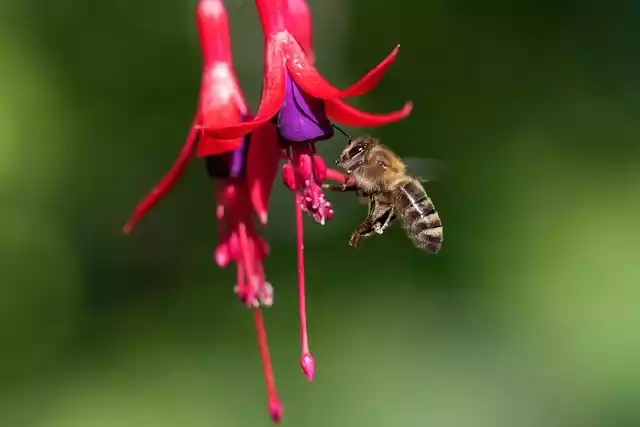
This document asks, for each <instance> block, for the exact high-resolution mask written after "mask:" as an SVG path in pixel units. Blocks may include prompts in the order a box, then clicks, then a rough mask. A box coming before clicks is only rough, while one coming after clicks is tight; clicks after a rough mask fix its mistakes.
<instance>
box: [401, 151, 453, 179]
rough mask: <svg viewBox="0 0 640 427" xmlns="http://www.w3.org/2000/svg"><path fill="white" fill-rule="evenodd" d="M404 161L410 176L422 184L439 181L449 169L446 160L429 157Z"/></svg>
mask: <svg viewBox="0 0 640 427" xmlns="http://www.w3.org/2000/svg"><path fill="white" fill-rule="evenodd" d="M402 160H403V162H404V163H405V164H406V165H407V170H408V171H409V174H410V175H412V176H415V177H416V178H418V180H420V181H422V182H428V181H439V180H440V179H442V177H443V176H444V175H445V173H446V171H447V169H448V168H447V164H446V163H445V162H444V160H438V159H432V158H428V157H405V158H403V159H402Z"/></svg>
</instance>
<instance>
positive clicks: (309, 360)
mask: <svg viewBox="0 0 640 427" xmlns="http://www.w3.org/2000/svg"><path fill="white" fill-rule="evenodd" d="M300 366H301V367H302V372H304V375H305V376H306V377H307V379H308V380H309V381H313V377H314V376H315V374H316V363H315V361H314V360H313V356H311V355H310V354H309V353H305V354H303V355H302V358H301V359H300Z"/></svg>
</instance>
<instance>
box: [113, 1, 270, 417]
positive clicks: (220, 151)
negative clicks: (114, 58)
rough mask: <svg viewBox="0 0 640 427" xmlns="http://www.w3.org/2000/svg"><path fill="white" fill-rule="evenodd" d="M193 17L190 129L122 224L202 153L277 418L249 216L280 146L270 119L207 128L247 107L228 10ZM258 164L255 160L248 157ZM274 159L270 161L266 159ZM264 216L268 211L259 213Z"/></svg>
mask: <svg viewBox="0 0 640 427" xmlns="http://www.w3.org/2000/svg"><path fill="white" fill-rule="evenodd" d="M196 17H197V19H196V20H197V25H198V31H199V34H200V44H201V48H202V55H203V72H202V83H201V88H200V99H199V102H198V109H197V112H196V117H195V120H194V123H193V125H192V127H191V131H190V132H189V135H188V137H187V140H186V142H185V144H184V146H183V148H182V151H181V153H180V155H179V156H178V159H177V160H176V161H175V163H174V165H173V166H172V168H171V169H170V170H169V172H168V173H167V174H166V175H165V176H164V177H163V178H162V180H161V181H160V182H159V183H158V185H157V186H156V187H155V188H154V189H153V190H152V191H151V193H149V195H147V197H146V198H145V199H144V200H143V201H142V202H141V203H140V204H139V205H138V207H137V208H136V210H135V211H134V213H133V215H132V217H131V219H130V220H129V222H127V224H126V225H125V227H124V232H125V233H129V232H131V231H132V230H133V228H134V226H135V225H136V223H137V222H138V221H139V220H140V219H141V218H142V217H143V216H144V215H145V214H146V213H147V212H148V211H149V210H150V209H151V208H152V207H153V206H154V205H155V204H156V203H157V202H158V201H159V200H160V199H161V198H162V196H164V195H165V194H166V193H167V192H168V191H169V190H170V189H171V187H172V186H173V184H174V183H175V182H176V181H177V179H178V178H179V176H180V175H181V174H182V172H183V170H184V168H185V167H186V165H187V164H188V162H189V160H190V159H191V158H192V157H193V154H194V152H196V153H197V155H198V156H199V157H205V161H206V166H207V171H208V173H209V175H210V176H211V177H212V178H213V179H214V186H215V193H216V217H217V219H218V229H219V238H220V241H219V243H218V246H217V248H216V250H215V255H214V258H215V261H216V263H217V264H218V265H219V266H220V267H224V266H226V265H228V264H229V262H230V261H233V262H235V263H236V268H237V284H236V287H235V292H236V295H237V296H238V298H239V299H240V300H241V301H243V302H244V303H245V304H246V305H247V306H248V307H250V308H252V309H253V312H254V320H255V325H256V330H257V333H258V345H259V348H260V355H261V358H262V364H263V368H264V375H265V381H266V385H267V392H268V405H269V413H270V414H271V418H272V419H273V420H274V421H276V422H278V421H279V420H280V419H281V418H282V405H281V403H280V401H279V400H278V396H277V393H276V388H275V382H274V377H273V372H272V368H271V360H270V356H269V348H268V346H267V337H266V332H265V328H264V322H263V318H262V312H261V311H260V307H261V306H267V307H268V306H270V305H271V304H272V303H273V288H272V287H271V285H270V284H269V283H268V282H267V281H266V279H265V274H264V269H263V267H262V261H263V260H264V258H265V257H266V256H267V254H268V252H269V247H268V245H267V243H266V242H265V241H264V240H263V239H262V238H261V237H260V236H259V234H258V231H257V229H256V225H255V221H254V218H253V212H254V210H255V209H254V203H253V202H252V200H256V201H257V203H259V205H260V206H266V205H267V204H268V198H269V195H270V193H271V185H272V182H273V180H274V178H275V175H276V173H277V165H278V162H279V159H280V151H279V147H278V144H277V132H276V129H275V125H273V124H267V125H265V126H262V127H261V128H260V129H257V130H256V131H255V132H253V133H251V134H246V135H244V136H241V137H238V138H233V139H217V138H214V137H211V136H208V135H204V134H203V133H202V132H201V131H200V130H199V127H200V125H201V124H202V123H203V121H204V120H214V121H215V122H217V123H221V124H235V123H240V122H241V121H243V120H245V119H247V118H248V114H249V109H248V107H247V105H246V102H245V99H244V96H243V95H242V92H241V90H240V88H239V86H238V83H237V81H236V76H235V71H234V68H233V64H232V61H231V45H230V41H229V31H228V23H227V16H226V12H225V9H224V6H223V4H222V1H221V0H200V1H199V3H198V8H197V14H196ZM254 164H260V165H261V167H259V168H248V167H247V166H248V165H254ZM269 165H271V167H269ZM263 222H266V218H263Z"/></svg>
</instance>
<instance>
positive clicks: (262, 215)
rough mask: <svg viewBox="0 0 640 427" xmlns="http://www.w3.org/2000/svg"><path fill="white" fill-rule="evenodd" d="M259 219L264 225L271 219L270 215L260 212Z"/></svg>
mask: <svg viewBox="0 0 640 427" xmlns="http://www.w3.org/2000/svg"><path fill="white" fill-rule="evenodd" d="M258 217H259V219H260V223H261V224H262V225H267V220H268V219H269V214H268V213H266V212H260V215H258Z"/></svg>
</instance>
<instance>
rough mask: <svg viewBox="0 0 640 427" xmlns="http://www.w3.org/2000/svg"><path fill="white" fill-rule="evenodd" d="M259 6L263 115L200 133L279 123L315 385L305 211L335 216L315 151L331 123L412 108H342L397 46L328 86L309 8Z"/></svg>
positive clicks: (372, 82) (370, 121)
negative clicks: (351, 79) (317, 59)
mask: <svg viewBox="0 0 640 427" xmlns="http://www.w3.org/2000/svg"><path fill="white" fill-rule="evenodd" d="M256 5H257V7H258V14H259V16H260V20H261V23H262V28H263V31H264V35H265V65H264V80H263V85H262V96H261V99H260V105H259V107H258V111H257V113H256V115H255V117H254V118H253V119H252V120H247V121H244V122H240V123H236V124H231V125H229V124H223V123H221V122H220V121H218V120H207V118H206V117H205V120H204V121H203V124H202V126H203V132H204V134H205V135H209V136H211V137H213V138H221V139H225V138H228V139H233V138H238V137H241V136H243V135H246V134H247V133H249V132H252V131H254V130H256V129H260V128H261V127H263V126H269V125H270V124H271V123H276V126H277V131H278V136H279V142H280V145H281V147H282V148H283V150H284V153H285V159H286V161H285V164H284V166H283V168H282V175H283V180H284V183H285V185H286V186H287V188H289V189H290V190H291V191H294V192H295V209H296V230H297V248H298V300H299V302H298V304H299V313H300V330H301V331H300V335H301V347H302V348H301V359H300V363H301V366H302V369H303V371H304V373H305V375H306V376H307V378H309V380H312V379H313V376H314V370H315V363H314V359H313V357H312V356H311V353H310V351H309V344H308V338H307V331H306V308H305V289H304V288H305V283H304V254H303V247H304V246H303V225H302V224H303V218H302V212H303V211H304V212H306V213H307V214H309V215H311V216H312V217H313V218H314V219H315V220H316V221H317V222H319V223H321V224H324V223H325V221H326V220H330V219H331V218H332V217H333V209H332V207H331V203H330V202H329V201H328V200H327V198H326V197H325V195H324V193H323V191H322V187H321V185H322V182H323V181H324V180H325V179H326V178H327V173H328V170H327V167H326V164H325V162H324V160H323V159H322V157H320V156H318V155H317V154H316V150H315V145H314V144H315V142H316V141H321V140H325V139H328V138H331V137H332V136H333V127H332V124H331V122H330V121H329V120H334V121H336V122H339V123H342V124H345V125H349V126H359V127H364V126H381V125H385V124H388V123H392V122H395V121H397V120H400V119H402V118H404V117H406V116H407V115H408V114H409V113H410V112H411V108H412V104H411V103H410V102H407V103H406V104H405V106H404V107H403V108H402V109H400V110H398V111H395V112H392V113H389V114H384V115H376V114H371V113H366V112H363V111H359V110H356V109H355V108H353V107H351V106H349V105H348V104H346V103H345V102H344V101H343V98H348V97H352V96H357V95H362V94H364V93H366V92H368V91H369V90H370V89H372V88H373V87H374V86H376V85H377V84H378V82H379V81H380V79H381V77H382V75H383V74H384V72H385V71H386V70H387V69H388V68H389V66H390V65H391V64H392V63H393V61H394V59H395V57H396V54H397V52H398V48H399V47H396V48H395V49H394V50H393V51H392V52H391V54H390V55H389V56H388V57H387V58H385V60H384V61H382V62H381V63H380V64H378V66H377V67H375V68H374V69H373V70H371V71H370V72H369V73H368V74H367V75H365V76H364V77H363V78H362V79H361V80H360V81H358V82H357V83H355V84H354V85H353V86H351V87H350V88H348V89H346V90H339V89H336V88H335V87H333V86H332V85H331V84H329V83H328V82H327V81H326V80H324V79H323V78H322V76H321V75H320V74H319V73H318V71H317V70H316V69H315V67H314V66H313V51H312V43H311V20H310V16H309V9H308V6H307V4H306V3H305V1H304V0H288V1H287V0H256ZM256 167H258V166H257V165H256ZM329 172H330V174H331V177H332V178H335V179H338V180H341V181H342V180H343V178H342V177H341V174H338V173H336V172H335V171H330V170H329ZM256 209H257V210H258V213H259V215H260V216H261V218H266V211H267V207H266V205H261V204H260V203H259V202H258V203H256Z"/></svg>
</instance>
